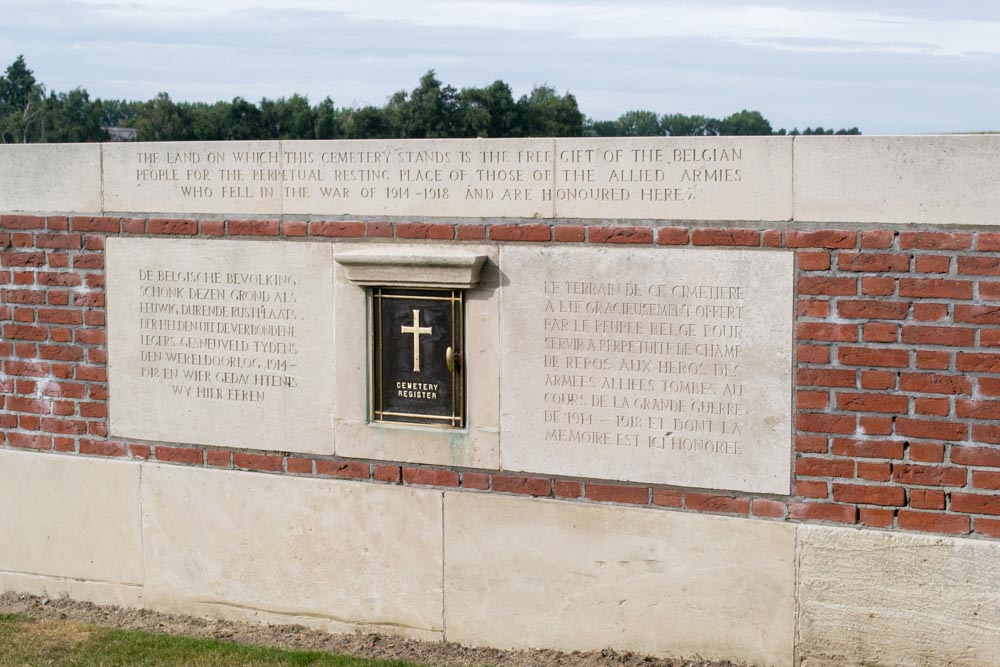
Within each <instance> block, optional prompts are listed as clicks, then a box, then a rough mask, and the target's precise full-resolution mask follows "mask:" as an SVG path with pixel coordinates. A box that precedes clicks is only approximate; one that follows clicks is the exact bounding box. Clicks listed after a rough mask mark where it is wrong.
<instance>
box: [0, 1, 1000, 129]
mask: <svg viewBox="0 0 1000 667" xmlns="http://www.w3.org/2000/svg"><path fill="white" fill-rule="evenodd" d="M19 54H23V55H24V56H25V58H26V60H27V63H28V66H29V67H30V68H31V69H32V70H33V71H34V73H35V76H36V78H37V79H38V80H39V81H41V82H43V83H44V84H45V85H46V87H47V89H48V90H55V91H67V90H70V89H72V88H76V87H83V88H85V89H86V90H87V91H88V92H89V93H90V95H91V96H92V97H102V98H125V99H142V100H145V99H149V98H151V97H153V96H155V95H156V94H157V93H159V92H167V93H169V94H170V96H171V97H172V98H173V99H175V100H187V101H206V102H212V101H217V100H220V99H225V100H231V99H232V98H233V97H236V96H241V97H244V98H246V99H249V100H252V101H259V100H260V98H262V97H268V98H278V97H287V96H289V95H292V94H294V93H300V94H305V95H307V96H308V97H309V99H310V101H312V102H313V103H316V102H319V101H321V100H322V99H323V98H325V97H327V96H329V97H331V98H332V99H333V100H334V102H335V104H336V105H337V106H362V105H368V104H373V105H377V106H380V105H382V104H384V103H385V101H386V99H387V98H388V97H389V96H390V95H392V94H393V93H394V92H396V91H397V90H403V89H405V90H410V89H412V88H414V87H415V86H416V85H417V83H418V81H419V79H420V77H421V76H422V75H423V74H424V73H425V72H426V71H427V70H430V69H434V70H435V71H436V72H437V76H438V78H439V79H440V80H441V81H443V82H445V83H447V84H450V85H452V86H455V87H456V88H462V87H467V86H485V85H488V84H489V83H492V82H493V81H495V80H497V79H501V80H503V81H505V82H507V83H508V84H509V85H510V86H511V87H512V88H513V90H514V94H515V96H520V95H523V94H526V93H528V92H530V91H531V89H532V88H533V87H534V86H537V85H543V84H544V85H551V86H553V87H554V88H556V89H557V90H558V91H559V92H566V91H568V92H571V93H573V95H575V96H576V98H577V100H578V102H579V105H580V109H581V111H583V113H584V114H586V115H587V116H589V117H591V118H594V119H597V120H607V119H613V118H617V117H618V116H619V115H621V114H622V113H623V112H625V111H628V110H631V109H648V110H652V111H656V112H657V113H661V114H663V113H684V114H702V115H706V116H712V117H719V118H721V117H725V116H727V115H729V114H731V113H733V112H736V111H739V110H741V109H753V110H757V111H760V112H761V113H762V114H764V116H765V117H766V118H767V119H768V120H770V121H771V124H772V125H773V126H774V127H775V128H779V127H785V128H787V129H791V128H793V127H799V128H803V127H806V126H812V127H815V126H817V125H821V126H824V127H836V128H840V127H851V126H857V127H859V128H860V129H861V130H862V132H863V133H865V134H917V133H920V134H922V133H940V132H975V131H987V130H1000V2H997V1H996V0H965V1H962V0H952V1H950V2H949V1H942V0H899V1H895V2H893V1H889V0H836V1H835V0H824V1H819V0H795V1H793V0H757V1H756V2H734V1H733V0H601V1H599V2H598V1H591V0H488V1H483V2H478V1H471V0H325V1H324V0H0V68H6V66H7V65H8V64H10V63H11V62H12V61H13V60H14V59H15V58H16V57H17V56H18V55H19Z"/></svg>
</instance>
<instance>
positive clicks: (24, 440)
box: [7, 431, 52, 449]
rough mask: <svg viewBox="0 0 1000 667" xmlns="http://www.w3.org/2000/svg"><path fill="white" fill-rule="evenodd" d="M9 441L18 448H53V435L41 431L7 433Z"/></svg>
mask: <svg viewBox="0 0 1000 667" xmlns="http://www.w3.org/2000/svg"><path fill="white" fill-rule="evenodd" d="M7 443H8V444H9V445H10V446H11V447H17V448H18V449H52V436H51V435H43V434H40V433H32V434H28V433H17V432H14V431H12V432H10V433H8V434H7Z"/></svg>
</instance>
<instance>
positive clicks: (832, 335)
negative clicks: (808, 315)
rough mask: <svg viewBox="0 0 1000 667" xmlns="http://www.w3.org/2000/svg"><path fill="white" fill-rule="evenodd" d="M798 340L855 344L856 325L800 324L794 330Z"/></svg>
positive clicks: (856, 336)
mask: <svg viewBox="0 0 1000 667" xmlns="http://www.w3.org/2000/svg"><path fill="white" fill-rule="evenodd" d="M795 331H796V336H797V337H798V340H819V341H826V342H835V343H856V342H857V340H858V326H857V325H856V324H827V323H825V322H802V323H800V324H799V325H798V326H797V327H796V328H795Z"/></svg>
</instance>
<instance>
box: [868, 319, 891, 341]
mask: <svg viewBox="0 0 1000 667" xmlns="http://www.w3.org/2000/svg"><path fill="white" fill-rule="evenodd" d="M861 340H863V341H864V342H866V343H895V342H897V341H898V340H899V326H898V325H896V324H889V323H888V322H865V324H864V326H863V327H861Z"/></svg>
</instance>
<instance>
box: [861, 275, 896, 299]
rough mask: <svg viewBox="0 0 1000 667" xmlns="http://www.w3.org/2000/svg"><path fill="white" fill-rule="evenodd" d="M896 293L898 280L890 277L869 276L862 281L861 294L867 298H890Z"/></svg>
mask: <svg viewBox="0 0 1000 667" xmlns="http://www.w3.org/2000/svg"><path fill="white" fill-rule="evenodd" d="M895 291H896V279H895V278H890V277H888V276H869V277H865V278H862V279H861V293H862V294H863V295H865V296H890V295H892V294H893V293H894V292H895Z"/></svg>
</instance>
